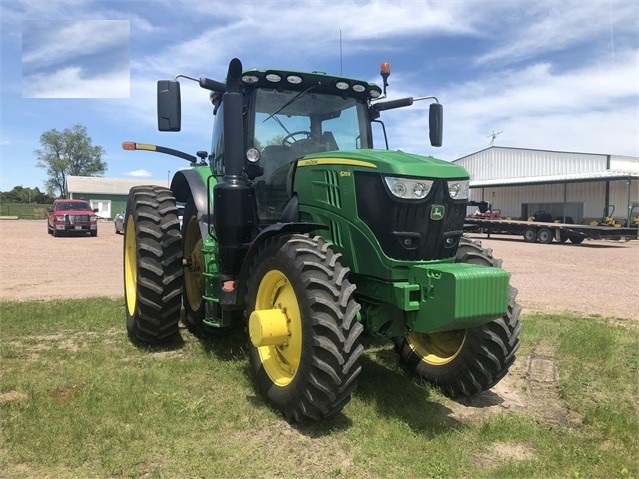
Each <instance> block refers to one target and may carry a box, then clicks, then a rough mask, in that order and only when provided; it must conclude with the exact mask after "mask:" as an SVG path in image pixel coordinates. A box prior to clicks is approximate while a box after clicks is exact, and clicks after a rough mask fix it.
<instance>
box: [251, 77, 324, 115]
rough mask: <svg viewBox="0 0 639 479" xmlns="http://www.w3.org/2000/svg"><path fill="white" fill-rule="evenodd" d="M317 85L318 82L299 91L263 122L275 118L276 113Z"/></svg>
mask: <svg viewBox="0 0 639 479" xmlns="http://www.w3.org/2000/svg"><path fill="white" fill-rule="evenodd" d="M316 86H317V83H316V84H315V85H311V86H309V87H308V88H307V89H306V90H304V91H301V92H299V93H298V94H297V95H295V96H294V97H293V98H291V99H290V100H289V101H287V102H286V103H284V104H283V105H282V106H281V107H280V108H278V109H277V111H276V112H275V113H271V114H270V115H269V116H267V117H266V119H265V120H264V121H263V122H262V123H265V122H266V120H268V119H270V118H273V117H274V116H275V115H277V114H278V113H279V112H281V111H282V110H283V109H284V108H286V107H287V106H289V105H290V104H292V103H293V102H295V101H297V100H298V99H299V98H301V97H303V96H304V95H306V94H307V93H308V92H309V91H311V90H312V89H313V88H315V87H316Z"/></svg>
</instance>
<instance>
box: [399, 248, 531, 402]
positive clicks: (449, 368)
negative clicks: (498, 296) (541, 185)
mask: <svg viewBox="0 0 639 479" xmlns="http://www.w3.org/2000/svg"><path fill="white" fill-rule="evenodd" d="M457 262H458V263H475V264H484V265H486V266H491V267H500V266H501V260H498V259H495V258H493V256H492V250H490V249H483V248H482V247H481V243H479V242H472V241H470V240H468V239H467V238H462V239H461V242H460V245H459V248H458V250H457ZM516 296H517V290H516V289H515V288H512V287H510V294H509V301H508V311H507V313H506V314H505V315H504V316H503V317H501V318H498V319H494V320H492V321H490V322H488V323H485V324H482V325H480V326H476V327H474V328H468V329H461V330H455V331H442V332H437V333H417V332H411V333H410V334H408V335H407V336H404V337H399V338H394V343H395V350H396V351H397V353H398V354H399V356H400V359H401V361H402V362H403V363H404V364H406V365H407V366H408V367H409V368H410V369H411V370H412V371H414V372H415V373H417V374H418V375H419V376H421V377H422V378H423V379H425V380H426V381H428V382H430V383H431V384H433V385H435V386H436V387H438V388H440V389H441V390H442V391H443V392H444V393H445V394H446V395H448V396H450V397H457V396H461V395H464V396H470V395H472V394H478V393H480V392H482V391H484V390H486V389H490V388H491V387H493V386H494V385H495V384H497V383H498V382H499V381H500V380H501V379H502V378H503V377H504V376H505V375H506V373H507V372H508V368H509V367H510V366H511V365H512V363H513V362H514V361H515V352H516V351H517V349H518V348H519V332H520V330H521V324H520V322H519V315H520V312H521V307H520V306H519V304H518V303H517V302H516V301H515V298H516Z"/></svg>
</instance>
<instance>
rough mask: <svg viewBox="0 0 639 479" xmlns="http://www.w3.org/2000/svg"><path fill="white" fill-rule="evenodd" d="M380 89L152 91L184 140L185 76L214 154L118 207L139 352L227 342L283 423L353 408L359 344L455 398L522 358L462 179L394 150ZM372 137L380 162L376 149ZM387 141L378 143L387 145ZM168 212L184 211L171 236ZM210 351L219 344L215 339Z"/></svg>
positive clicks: (303, 86)
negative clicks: (383, 346) (387, 353)
mask: <svg viewBox="0 0 639 479" xmlns="http://www.w3.org/2000/svg"><path fill="white" fill-rule="evenodd" d="M382 66H383V68H382V78H383V90H382V88H380V87H379V86H377V85H375V84H372V83H368V82H364V81H360V80H355V79H351V78H344V77H337V76H330V75H327V74H324V73H318V72H312V73H302V72H291V71H284V70H265V71H264V70H246V71H245V70H243V67H242V64H241V62H240V61H239V60H238V59H233V60H232V61H231V62H230V64H229V67H228V73H227V77H226V80H225V82H220V81H215V80H211V79H208V78H199V79H195V78H191V77H186V76H184V75H178V76H177V77H176V78H175V79H174V80H173V81H159V82H158V128H159V130H161V131H180V129H181V102H180V83H179V82H178V81H177V80H178V78H180V77H182V78H186V79H189V80H193V81H196V82H198V83H199V85H200V87H202V88H204V89H206V90H209V91H210V92H211V93H210V99H211V102H212V106H213V115H214V117H215V120H214V125H213V140H212V151H211V153H210V154H209V153H208V152H205V151H198V152H197V156H193V155H190V154H188V153H184V152H181V151H176V150H172V149H169V148H165V147H160V146H155V145H148V144H140V143H125V144H124V147H125V149H134V150H147V151H156V152H161V153H168V154H172V155H175V156H178V157H181V158H184V159H187V160H188V161H190V162H191V168H189V169H184V170H179V171H178V172H177V173H176V174H175V176H174V177H173V179H172V182H171V187H170V188H163V187H158V186H140V187H135V188H132V189H131V191H130V193H129V197H128V203H127V208H126V218H125V224H126V228H125V238H124V283H125V301H126V317H127V331H128V335H129V337H130V339H131V340H132V341H134V342H136V343H144V344H154V343H155V344H157V343H162V342H165V341H169V340H171V339H172V338H174V337H175V336H176V335H179V330H178V323H179V321H180V320H181V319H182V320H183V322H184V323H185V325H186V327H187V328H188V329H189V331H191V332H192V333H194V334H195V335H198V336H200V335H210V336H216V335H218V336H219V335H222V334H225V333H229V332H232V331H236V330H238V329H240V330H242V329H243V330H245V331H246V332H247V333H248V337H249V349H250V360H251V364H252V368H253V370H254V373H255V379H256V386H257V388H258V389H259V391H260V392H261V393H262V394H263V396H264V397H265V399H266V401H267V402H268V404H270V406H271V407H273V408H274V409H275V410H277V411H279V412H280V413H281V414H282V415H283V416H284V417H285V418H286V419H287V420H288V421H289V422H310V421H317V420H321V419H322V418H324V417H327V416H330V415H332V414H335V413H337V412H339V411H341V410H342V408H343V407H344V406H345V405H346V404H347V403H348V401H349V400H350V397H351V394H352V392H353V390H354V389H355V387H356V380H357V377H358V375H359V373H360V370H361V365H360V358H361V355H362V352H363V345H362V343H361V340H360V336H361V334H362V333H363V332H364V331H367V332H369V333H371V334H374V335H378V336H382V337H386V338H389V339H390V340H392V342H393V343H394V345H395V350H396V351H397V353H398V354H399V357H400V360H401V361H402V362H403V363H404V364H405V365H406V366H407V368H408V369H410V370H412V371H414V372H415V373H417V374H418V375H420V376H421V377H423V378H424V379H425V380H426V381H429V382H430V383H432V384H433V385H435V386H436V387H438V388H440V389H441V390H442V391H443V392H444V393H446V394H448V395H449V396H451V397H455V396H460V395H472V394H477V393H479V392H481V391H484V390H486V389H488V388H490V387H492V386H494V385H495V384H496V383H497V382H498V381H499V380H500V379H502V378H503V377H504V375H505V374H506V373H507V371H508V368H509V367H510V366H511V364H512V363H513V361H514V359H515V352H516V350H517V349H518V347H519V332H520V323H519V313H520V306H519V305H518V304H517V303H516V302H515V296H516V290H515V289H513V288H512V287H510V285H509V274H508V273H507V272H506V271H504V270H503V269H502V268H501V267H500V266H501V261H500V260H497V259H495V258H493V255H492V251H491V250H489V249H483V248H482V247H481V245H480V244H479V243H478V242H473V241H470V240H469V239H467V238H465V237H464V236H463V234H462V230H463V223H464V217H465V215H466V206H467V203H468V189H469V175H468V173H467V172H466V171H465V170H464V169H463V168H461V167H459V166H457V165H454V164H452V163H448V162H446V161H442V160H438V159H435V158H433V157H430V156H427V157H425V156H418V155H414V154H409V153H404V152H401V151H389V150H388V146H387V145H388V142H387V141H386V131H385V129H384V128H383V123H381V121H380V120H379V117H380V113H381V112H382V111H384V110H389V109H394V108H400V107H406V106H409V105H411V104H412V103H413V102H414V101H418V100H424V99H427V98H430V99H432V100H433V103H432V104H431V105H430V110H429V124H430V141H431V144H432V145H433V146H441V139H442V107H441V105H440V104H439V103H438V102H437V99H436V98H434V97H425V98H404V99H398V100H392V101H389V100H384V98H385V97H386V88H387V86H388V83H387V78H388V75H389V73H390V70H389V68H388V67H389V66H388V64H382ZM373 123H379V124H381V128H380V130H381V131H383V138H384V140H385V141H386V149H373V135H372V127H371V125H372V124H373ZM380 135H381V133H380ZM176 202H184V203H185V204H186V206H185V209H184V216H183V220H182V223H180V220H179V218H178V211H177V208H176ZM213 340H214V339H213Z"/></svg>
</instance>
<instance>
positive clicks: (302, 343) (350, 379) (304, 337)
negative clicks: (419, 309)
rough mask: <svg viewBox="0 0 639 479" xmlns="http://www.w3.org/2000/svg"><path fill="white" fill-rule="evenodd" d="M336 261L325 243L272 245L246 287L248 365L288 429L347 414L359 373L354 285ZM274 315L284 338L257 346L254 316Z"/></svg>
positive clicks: (303, 239) (300, 238)
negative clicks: (345, 409) (288, 424)
mask: <svg viewBox="0 0 639 479" xmlns="http://www.w3.org/2000/svg"><path fill="white" fill-rule="evenodd" d="M339 257H340V255H339V254H336V253H334V252H333V250H332V249H331V247H330V246H329V245H328V244H327V243H326V242H325V241H324V240H323V239H321V238H318V237H316V238H311V237H309V236H307V235H293V236H291V237H289V238H275V239H271V240H268V242H267V243H266V244H265V245H264V246H263V247H262V249H261V250H260V252H259V253H258V254H257V256H256V258H255V260H254V263H253V266H252V268H251V273H250V279H249V281H248V285H247V301H246V302H247V309H246V311H247V317H250V319H249V331H250V333H251V343H250V344H249V348H250V356H251V363H252V365H253V369H254V372H255V377H256V381H257V386H258V389H259V390H260V392H261V393H262V394H263V395H264V397H265V398H266V399H267V401H268V402H269V403H270V404H271V405H272V407H274V408H275V409H276V410H278V411H279V412H280V413H282V414H283V415H284V417H285V418H286V419H287V420H288V421H289V422H302V423H303V422H310V421H317V420H320V419H322V418H324V417H327V416H330V415H332V414H335V413H337V412H339V411H341V410H342V408H343V407H344V406H345V405H346V404H347V403H348V401H349V400H350V397H351V393H352V391H353V390H354V389H355V386H356V378H357V376H358V375H359V373H360V370H361V366H360V365H359V357H360V355H361V354H362V351H363V346H362V345H361V343H360V341H359V336H360V334H361V332H362V330H363V327H362V325H361V324H360V323H359V322H357V313H358V311H359V309H360V307H359V304H357V303H356V302H355V300H354V299H353V292H354V290H355V286H354V285H352V284H351V283H350V282H349V281H348V280H347V279H346V275H347V273H348V269H347V268H345V267H343V266H342V265H341V264H340V262H339ZM258 311H259V312H261V313H262V314H264V315H268V314H269V313H275V314H276V315H280V317H282V318H284V321H283V322H282V325H283V329H284V331H285V333H284V337H285V339H283V340H282V341H280V342H279V343H277V344H270V345H259V344H258V345H255V344H254V342H255V336H254V334H253V331H254V330H255V329H256V326H257V329H259V328H260V327H261V326H262V325H261V324H257V325H256V323H259V320H258V319H256V317H257V316H258V315H259V314H260V313H256V312H258Z"/></svg>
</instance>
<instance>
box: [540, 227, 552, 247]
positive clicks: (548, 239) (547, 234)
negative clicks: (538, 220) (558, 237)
mask: <svg viewBox="0 0 639 479" xmlns="http://www.w3.org/2000/svg"><path fill="white" fill-rule="evenodd" d="M552 238H553V234H552V230H551V229H550V228H541V229H540V230H539V232H538V233H537V240H538V241H539V242H540V243H543V244H550V243H552Z"/></svg>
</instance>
